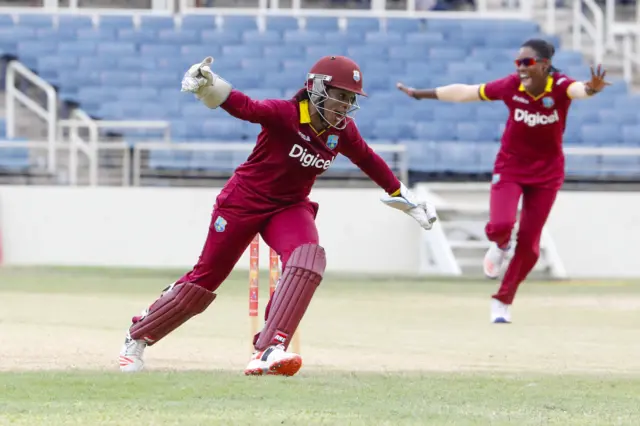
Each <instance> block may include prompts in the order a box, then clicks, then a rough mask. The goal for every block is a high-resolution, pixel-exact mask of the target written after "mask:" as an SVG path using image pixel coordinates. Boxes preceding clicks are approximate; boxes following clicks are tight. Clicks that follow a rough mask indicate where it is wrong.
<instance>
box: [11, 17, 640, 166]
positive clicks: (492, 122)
mask: <svg viewBox="0 0 640 426" xmlns="http://www.w3.org/2000/svg"><path fill="white" fill-rule="evenodd" d="M488 29H490V30H488ZM532 36H539V37H543V38H546V39H549V40H551V41H553V42H554V44H555V45H556V46H558V44H559V40H558V39H557V38H555V37H550V36H545V35H543V34H540V28H539V27H538V25H537V24H536V23H535V22H530V21H518V20H491V21H488V20H452V19H443V20H417V19H399V18H398V19H388V20H379V19H377V18H350V19H348V20H347V25H346V28H344V27H341V26H340V25H339V22H338V20H337V19H335V18H309V19H307V20H306V22H305V21H304V20H300V21H299V20H298V19H296V18H292V17H268V18H267V20H266V28H263V29H260V26H259V25H258V22H257V21H256V19H255V18H254V17H250V16H228V17H224V18H223V19H219V20H216V19H215V18H214V17H212V16H204V15H202V16H201V15H197V16H196V15H194V16H185V17H183V18H182V19H180V18H175V19H174V18H172V17H153V16H143V17H142V18H141V20H140V23H139V25H138V24H136V23H135V22H134V20H133V19H131V18H129V17H122V16H102V17H100V18H99V20H97V21H96V22H92V20H91V18H89V17H86V16H60V22H59V23H58V22H56V19H54V18H53V17H52V16H48V15H22V16H18V17H16V19H15V20H13V19H6V17H3V16H1V15H0V55H12V56H15V57H18V58H19V59H20V60H21V61H22V62H23V63H25V64H26V65H27V66H29V67H31V68H32V69H33V70H35V71H36V72H37V73H39V74H40V75H41V76H42V77H43V78H45V79H46V80H48V81H50V82H51V83H52V84H54V85H55V86H57V87H58V89H59V93H60V96H61V98H63V99H64V100H68V101H73V102H75V103H79V104H80V106H81V108H83V109H84V110H85V111H86V112H88V113H89V114H90V115H91V116H93V117H95V118H98V119H109V120H122V119H140V120H143V119H162V120H169V121H171V123H172V136H173V138H174V140H176V141H177V142H180V143H189V142H192V141H245V142H247V143H251V142H253V141H254V140H255V136H256V135H257V133H258V132H259V131H260V127H259V126H258V125H255V124H251V123H243V122H240V121H238V120H235V119H233V118H230V117H229V116H228V115H226V114H225V113H224V111H221V110H215V111H211V110H207V109H206V108H204V107H203V106H202V105H200V104H199V103H198V102H197V101H196V100H195V99H194V97H193V96H192V95H190V94H185V93H181V92H180V80H181V78H182V74H183V72H184V70H185V69H186V68H187V67H188V66H189V65H191V64H193V63H195V62H197V61H200V60H201V59H202V58H203V57H204V56H206V55H212V56H214V57H215V58H216V62H215V66H214V68H215V70H216V72H218V73H219V74H221V75H222V76H224V77H225V78H227V79H229V80H230V81H231V82H232V83H233V84H234V86H235V87H237V88H238V89H241V90H243V91H245V92H246V93H247V94H249V95H250V96H253V97H255V98H257V99H264V98H271V97H275V98H283V97H289V96H291V95H292V94H293V93H294V92H295V91H296V90H297V89H298V88H300V87H301V86H302V83H303V81H304V77H305V75H306V72H307V71H308V69H309V67H310V66H311V65H312V64H313V63H314V62H315V61H316V60H317V59H318V58H319V57H320V56H322V55H326V54H346V55H350V56H351V57H353V58H354V59H355V60H356V61H358V62H359V64H360V65H361V67H362V70H363V76H364V84H365V90H367V92H368V93H369V94H370V96H369V97H368V98H365V99H361V101H360V104H361V110H360V111H358V112H357V114H356V121H357V124H358V127H359V128H360V130H361V132H362V133H363V135H364V136H365V137H366V138H367V139H368V140H369V141H370V142H371V143H404V144H407V146H409V148H410V153H411V156H410V167H411V169H412V170H414V171H422V172H443V173H448V172H451V173H471V174H473V173H487V172H490V170H491V165H492V162H493V158H494V156H495V152H496V151H497V148H498V144H499V142H498V141H499V139H500V136H501V133H502V129H503V126H504V121H505V119H506V113H507V111H506V108H505V107H504V106H503V105H502V104H501V103H477V104H458V105H447V104H442V103H435V102H429V101H423V102H417V101H415V100H412V99H410V98H407V97H406V96H404V95H402V94H401V93H400V92H398V91H397V90H396V89H395V83H396V82H397V81H399V80H400V81H403V82H405V83H406V84H409V85H416V86H436V85H442V84H448V83H453V82H462V83H480V82H485V81H488V80H492V79H495V78H499V77H502V76H504V75H505V74H507V73H510V72H512V71H513V63H512V59H513V55H514V50H515V49H516V48H517V47H518V46H519V45H520V44H521V43H522V42H523V41H524V40H525V39H527V38H529V37H532ZM554 61H555V65H556V66H557V67H559V68H560V69H562V70H564V71H565V72H567V73H568V74H570V75H571V76H573V77H576V78H585V77H586V76H587V75H588V73H589V68H588V65H587V64H586V63H585V62H583V58H582V55H581V54H580V53H579V52H573V51H570V50H564V49H559V50H558V52H557V54H556V57H555V58H554ZM639 107H640V96H632V95H631V94H630V93H629V91H628V88H627V86H626V85H625V84H623V83H616V84H614V85H613V86H611V87H609V88H608V90H607V91H606V92H604V93H602V94H601V95H599V96H598V97H596V98H595V99H592V100H589V101H576V102H575V104H574V107H573V109H572V111H571V113H570V117H569V120H568V126H567V132H566V138H565V141H566V143H567V145H581V146H585V145H586V146H607V145H626V146H629V145H636V146H637V145H638V144H639V143H640V142H639V141H640V139H639V138H638V136H639V135H640V112H638V111H640V108H639ZM154 136H159V134H158V133H153V132H141V131H130V132H127V133H125V137H127V138H129V139H130V140H131V141H132V142H133V143H135V141H136V140H137V139H138V138H140V137H146V138H149V137H154ZM244 158H246V153H242V154H235V155H231V154H226V153H225V154H222V153H215V154H206V155H204V154H202V153H198V154H190V153H188V152H184V151H181V152H175V153H172V152H168V151H165V152H157V153H156V152H153V153H152V156H151V165H152V166H153V167H158V168H168V169H181V168H213V169H227V168H229V167H232V166H234V165H236V164H237V163H239V162H241V161H242V160H243V159H244ZM341 161H342V160H341ZM590 161H591V162H594V161H595V162H596V164H597V165H598V167H596V168H595V169H593V170H596V171H595V172H593V173H605V174H606V173H609V172H608V171H607V170H614V171H615V170H620V168H619V167H618V166H619V165H620V164H621V163H624V161H622V162H618V163H615V162H614V163H606V164H605V162H604V160H602V159H599V158H597V157H593V158H592V159H579V160H575V161H574V160H572V161H571V162H568V164H569V168H571V167H573V166H574V165H576V167H578V166H580V167H583V166H585V165H588V164H591V163H589V162H590ZM607 161H609V160H607ZM587 163H588V164H587ZM340 164H342V166H340ZM624 164H627V165H628V161H627V163H624ZM591 165H592V164H591ZM336 167H349V165H348V164H346V165H345V164H343V163H338V162H337V163H336ZM578 168H579V167H578ZM586 168H587V169H588V167H586Z"/></svg>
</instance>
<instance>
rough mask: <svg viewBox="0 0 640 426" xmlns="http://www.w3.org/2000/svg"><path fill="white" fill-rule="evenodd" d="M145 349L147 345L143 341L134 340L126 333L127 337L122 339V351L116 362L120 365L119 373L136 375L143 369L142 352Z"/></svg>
mask: <svg viewBox="0 0 640 426" xmlns="http://www.w3.org/2000/svg"><path fill="white" fill-rule="evenodd" d="M146 347H147V343H146V342H145V341H144V340H134V339H132V338H131V335H130V334H129V333H128V332H127V337H126V338H125V339H124V344H123V345H122V349H120V356H119V357H118V362H119V363H120V371H122V372H125V373H136V372H138V371H141V370H142V369H143V368H144V360H143V359H142V355H144V350H145V348H146Z"/></svg>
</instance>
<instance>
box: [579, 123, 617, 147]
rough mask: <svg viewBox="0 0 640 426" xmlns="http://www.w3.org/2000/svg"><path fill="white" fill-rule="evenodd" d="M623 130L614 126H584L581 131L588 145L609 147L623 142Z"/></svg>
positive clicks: (583, 139)
mask: <svg viewBox="0 0 640 426" xmlns="http://www.w3.org/2000/svg"><path fill="white" fill-rule="evenodd" d="M621 133H622V132H621V129H620V127H618V126H615V125H612V124H598V125H584V126H582V129H581V135H582V141H583V142H584V143H585V144H587V145H593V146H607V145H616V144H618V143H620V142H621V139H622V135H621Z"/></svg>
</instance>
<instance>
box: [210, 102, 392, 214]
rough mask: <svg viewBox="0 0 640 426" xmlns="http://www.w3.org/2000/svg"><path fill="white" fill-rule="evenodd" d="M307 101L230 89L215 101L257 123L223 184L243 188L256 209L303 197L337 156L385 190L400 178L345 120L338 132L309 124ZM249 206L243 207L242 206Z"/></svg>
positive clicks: (389, 189) (288, 202) (280, 204)
mask: <svg viewBox="0 0 640 426" xmlns="http://www.w3.org/2000/svg"><path fill="white" fill-rule="evenodd" d="M308 102H309V101H307V100H303V101H300V102H298V101H297V100H296V99H295V98H292V99H288V100H280V99H268V100H260V101H258V100H254V99H251V98H249V97H248V96H247V95H245V94H244V93H242V92H240V91H238V90H232V91H231V94H230V95H229V97H228V98H227V100H226V101H225V102H224V103H223V104H222V105H221V108H223V109H224V110H225V111H227V112H228V113H229V114H231V115H232V116H234V117H237V118H239V119H242V120H245V121H249V122H252V123H258V124H260V125H262V131H261V132H260V134H259V135H258V140H257V143H256V146H255V148H254V149H253V151H252V152H251V154H250V155H249V157H248V159H247V160H246V161H245V162H244V163H243V164H241V165H240V166H239V167H238V168H237V169H236V170H235V172H234V175H233V176H232V178H231V179H230V181H229V183H228V184H227V187H231V186H234V185H236V184H238V185H241V186H242V187H243V188H244V189H245V190H247V191H249V192H250V193H251V194H252V196H251V200H247V201H248V204H251V205H252V206H253V207H252V208H256V209H269V208H271V207H275V208H278V207H283V206H286V205H289V204H294V203H297V202H301V201H305V200H306V199H307V197H308V195H309V193H310V192H311V188H312V186H313V184H314V182H315V180H316V178H317V177H318V176H319V175H321V174H322V173H324V172H325V171H326V170H327V169H328V168H329V167H331V164H332V163H333V162H334V160H335V159H336V156H337V155H338V154H343V155H344V156H346V157H347V158H349V160H351V161H352V162H353V163H354V164H355V165H356V166H358V167H359V168H360V169H361V170H362V171H363V172H364V173H365V174H367V175H368V176H369V177H370V178H371V179H372V180H373V181H374V182H375V183H376V184H378V185H379V186H380V187H381V188H382V189H384V190H385V191H386V192H387V193H393V192H394V191H397V190H398V189H399V188H400V182H399V180H398V179H397V178H396V176H395V175H394V174H393V171H392V170H391V169H390V168H389V166H388V165H387V163H386V162H385V161H384V160H383V159H382V158H381V157H380V156H379V155H378V154H376V153H375V152H374V151H373V150H372V149H371V148H370V147H369V146H368V145H367V144H366V143H365V141H364V140H363V139H362V137H361V136H360V132H359V131H358V129H357V127H356V126H355V124H354V123H353V121H351V120H350V119H349V122H348V124H347V125H346V127H345V128H344V129H343V130H337V129H334V128H328V129H327V130H325V131H321V132H319V133H316V131H315V130H314V129H313V128H312V127H311V124H310V123H311V119H310V116H309V103H308ZM248 207H249V206H248Z"/></svg>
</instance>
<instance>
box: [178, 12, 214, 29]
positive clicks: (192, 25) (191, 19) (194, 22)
mask: <svg viewBox="0 0 640 426" xmlns="http://www.w3.org/2000/svg"><path fill="white" fill-rule="evenodd" d="M181 26H182V29H183V30H187V29H188V30H213V29H215V28H216V20H215V17H214V16H211V15H183V16H182V23H181Z"/></svg>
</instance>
